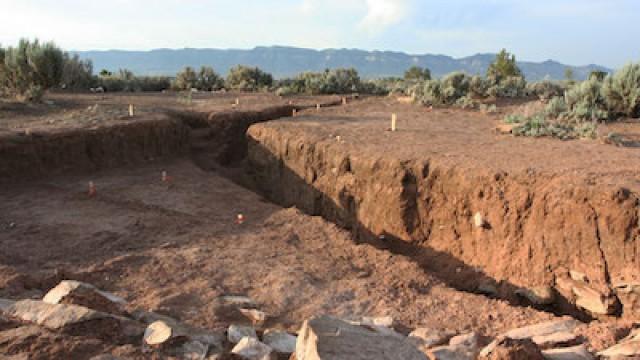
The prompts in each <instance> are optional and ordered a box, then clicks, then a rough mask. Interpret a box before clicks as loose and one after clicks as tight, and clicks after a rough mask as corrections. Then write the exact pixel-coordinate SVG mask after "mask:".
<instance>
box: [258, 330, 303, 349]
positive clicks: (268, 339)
mask: <svg viewBox="0 0 640 360" xmlns="http://www.w3.org/2000/svg"><path fill="white" fill-rule="evenodd" d="M296 340H297V338H296V337H295V336H293V335H291V334H289V333H288V332H286V331H281V330H274V329H269V330H266V331H265V332H264V334H263V335H262V342H264V343H265V344H266V345H268V346H269V347H271V348H272V349H273V350H274V351H276V352H278V353H281V354H291V353H294V352H295V351H296Z"/></svg>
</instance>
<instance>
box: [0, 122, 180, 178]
mask: <svg viewBox="0 0 640 360" xmlns="http://www.w3.org/2000/svg"><path fill="white" fill-rule="evenodd" d="M188 144H189V128H188V127H187V126H186V125H185V124H184V123H183V122H182V121H180V120H176V119H171V118H169V117H166V116H161V115H154V116H152V117H150V118H149V119H144V120H138V121H136V122H130V123H126V124H119V125H112V126H107V127H101V128H95V129H75V130H62V131H58V132H43V133H38V132H34V133H32V134H29V135H25V134H16V135H10V136H4V137H2V138H0V181H13V180H18V179H34V178H40V177H42V176H45V175H46V176H49V175H52V174H56V173H64V172H78V171H85V172H86V171H95V170H98V169H103V168H112V167H117V166H123V165H128V164H135V163H139V162H143V161H150V160H153V159H156V158H159V157H167V156H175V155H179V154H184V153H186V152H187V150H188Z"/></svg>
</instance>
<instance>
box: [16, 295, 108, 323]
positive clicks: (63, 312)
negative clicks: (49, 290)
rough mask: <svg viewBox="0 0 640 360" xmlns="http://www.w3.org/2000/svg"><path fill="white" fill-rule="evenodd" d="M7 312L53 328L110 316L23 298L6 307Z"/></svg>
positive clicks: (81, 308)
mask: <svg viewBox="0 0 640 360" xmlns="http://www.w3.org/2000/svg"><path fill="white" fill-rule="evenodd" d="M4 312H5V314H6V315H8V316H11V317H14V318H17V319H20V320H23V321H27V322H31V323H36V324H38V325H41V326H44V327H46V328H48V329H51V330H58V329H61V328H64V327H66V326H70V325H74V324H78V323H81V322H85V321H90V320H96V319H103V318H108V317H110V315H109V314H105V313H101V312H98V311H95V310H91V309H89V308H86V307H83V306H77V305H66V304H49V303H45V302H42V301H37V300H21V301H18V302H16V303H14V304H13V305H11V306H9V307H8V308H7V309H5V311H4Z"/></svg>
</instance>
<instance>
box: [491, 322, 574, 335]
mask: <svg viewBox="0 0 640 360" xmlns="http://www.w3.org/2000/svg"><path fill="white" fill-rule="evenodd" d="M579 324H580V322H578V321H577V320H574V319H567V320H553V321H547V322H543V323H539V324H535V325H530V326H524V327H521V328H517V329H513V330H509V331H507V332H506V333H504V334H503V335H502V337H506V338H510V339H530V338H532V337H534V336H544V335H550V334H554V333H558V332H573V330H574V329H575V328H576V327H578V325H579Z"/></svg>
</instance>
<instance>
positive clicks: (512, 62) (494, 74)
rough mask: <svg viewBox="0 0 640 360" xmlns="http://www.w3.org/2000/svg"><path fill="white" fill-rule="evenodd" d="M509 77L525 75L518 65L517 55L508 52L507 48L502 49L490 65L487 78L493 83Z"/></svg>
mask: <svg viewBox="0 0 640 360" xmlns="http://www.w3.org/2000/svg"><path fill="white" fill-rule="evenodd" d="M509 77H523V76H522V71H521V70H520V68H519V67H518V64H517V62H516V56H515V55H512V54H510V53H508V52H507V50H506V49H502V51H500V52H499V53H498V54H497V55H496V59H495V60H494V61H493V62H492V63H491V64H490V65H489V68H488V69H487V78H488V79H489V80H490V81H491V82H492V83H493V84H498V83H500V82H501V81H502V80H504V79H507V78H509Z"/></svg>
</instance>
